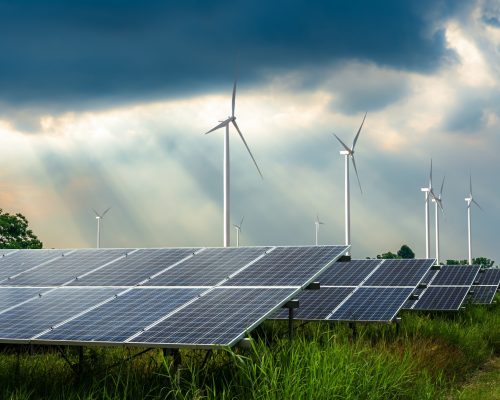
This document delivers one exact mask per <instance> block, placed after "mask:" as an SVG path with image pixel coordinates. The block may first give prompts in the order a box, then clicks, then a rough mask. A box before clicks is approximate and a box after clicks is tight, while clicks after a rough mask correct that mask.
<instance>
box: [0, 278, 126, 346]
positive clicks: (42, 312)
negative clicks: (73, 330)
mask: <svg viewBox="0 0 500 400" xmlns="http://www.w3.org/2000/svg"><path fill="white" fill-rule="evenodd" d="M118 292H119V290H118V289H109V288H107V289H102V288H58V289H54V290H52V291H50V292H47V293H46V294H44V295H42V296H41V297H38V298H35V299H33V300H31V301H29V302H27V303H24V304H21V305H20V306H18V307H15V308H12V309H10V310H8V311H6V312H3V313H1V312H0V340H1V339H19V340H22V339H25V340H26V339H30V338H32V337H33V336H35V335H37V334H39V333H41V332H42V331H44V330H46V329H50V328H51V327H52V326H54V325H56V324H58V323H61V322H63V321H64V320H66V319H68V318H70V317H73V316H74V315H76V314H78V313H79V312H82V311H84V310H85V309H87V308H89V307H92V306H95V305H96V304H98V303H100V302H102V301H103V300H105V299H108V298H110V297H111V296H113V295H115V294H117V293H118Z"/></svg>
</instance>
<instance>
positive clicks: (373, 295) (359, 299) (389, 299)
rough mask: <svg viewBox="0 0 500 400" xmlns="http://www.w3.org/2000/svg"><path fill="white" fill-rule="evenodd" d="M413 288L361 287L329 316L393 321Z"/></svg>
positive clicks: (371, 320)
mask: <svg viewBox="0 0 500 400" xmlns="http://www.w3.org/2000/svg"><path fill="white" fill-rule="evenodd" d="M412 291H413V289H412V288H398V287H362V286H361V287H359V288H358V289H357V290H356V291H355V292H354V293H353V294H352V295H351V296H349V297H347V299H346V300H345V301H344V303H342V304H341V305H340V306H339V307H338V308H337V309H336V310H334V312H333V313H332V314H331V315H329V316H328V317H327V319H328V320H333V321H366V322H376V321H377V322H382V321H392V320H393V319H394V318H395V316H396V314H397V313H398V312H399V310H400V309H401V307H402V305H403V304H404V302H405V301H406V299H408V297H409V296H410V294H411V292H412Z"/></svg>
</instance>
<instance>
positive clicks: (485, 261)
mask: <svg viewBox="0 0 500 400" xmlns="http://www.w3.org/2000/svg"><path fill="white" fill-rule="evenodd" d="M467 264H469V262H468V261H467V260H446V265H467ZM472 264H474V265H480V266H481V267H484V268H491V267H493V264H495V261H493V260H490V259H489V258H486V257H476V258H473V259H472Z"/></svg>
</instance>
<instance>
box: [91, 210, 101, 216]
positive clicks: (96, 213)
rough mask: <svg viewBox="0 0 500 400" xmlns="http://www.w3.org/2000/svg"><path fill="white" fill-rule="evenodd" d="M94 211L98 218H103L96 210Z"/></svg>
mask: <svg viewBox="0 0 500 400" xmlns="http://www.w3.org/2000/svg"><path fill="white" fill-rule="evenodd" d="M92 211H94V214H95V215H96V217H99V218H101V216H100V215H99V213H98V212H97V211H96V210H94V209H92Z"/></svg>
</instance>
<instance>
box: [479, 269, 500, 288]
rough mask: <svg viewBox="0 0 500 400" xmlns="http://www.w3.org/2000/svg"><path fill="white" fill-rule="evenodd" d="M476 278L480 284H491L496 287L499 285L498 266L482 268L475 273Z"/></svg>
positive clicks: (499, 272)
mask: <svg viewBox="0 0 500 400" xmlns="http://www.w3.org/2000/svg"><path fill="white" fill-rule="evenodd" d="M477 280H478V281H479V284H480V285H483V286H484V285H488V286H489V285H492V286H496V287H498V285H500V268H488V269H484V270H482V271H480V272H479V274H477Z"/></svg>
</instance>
